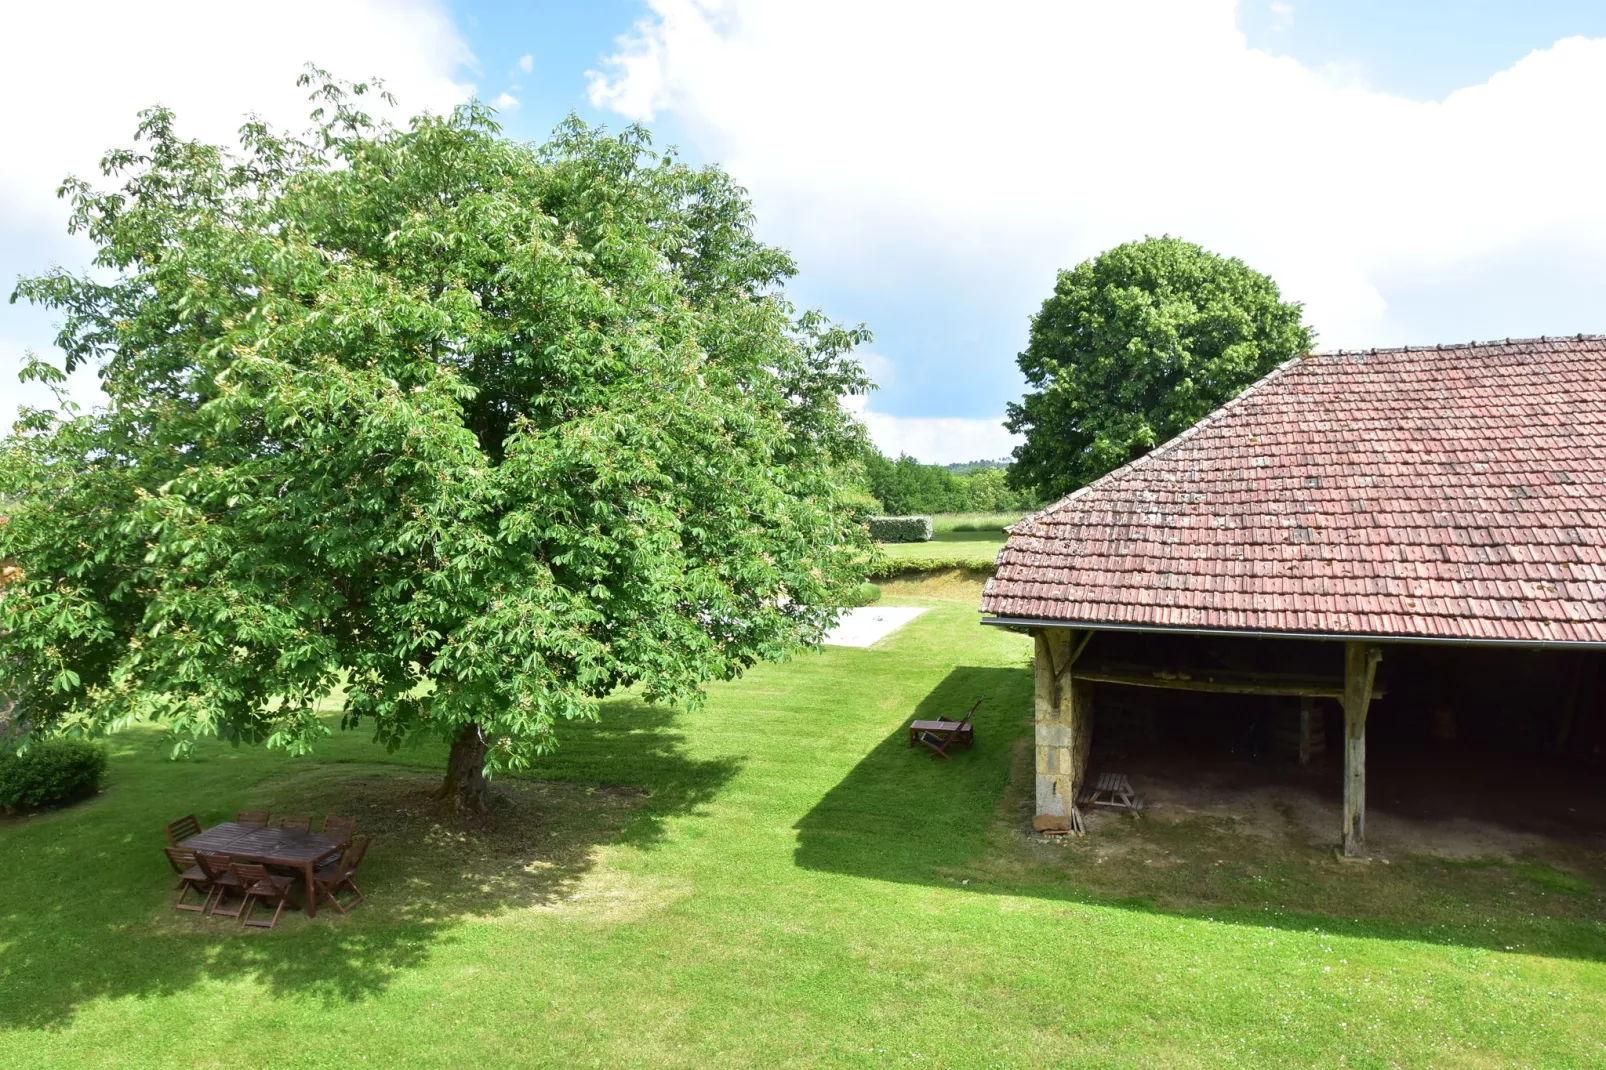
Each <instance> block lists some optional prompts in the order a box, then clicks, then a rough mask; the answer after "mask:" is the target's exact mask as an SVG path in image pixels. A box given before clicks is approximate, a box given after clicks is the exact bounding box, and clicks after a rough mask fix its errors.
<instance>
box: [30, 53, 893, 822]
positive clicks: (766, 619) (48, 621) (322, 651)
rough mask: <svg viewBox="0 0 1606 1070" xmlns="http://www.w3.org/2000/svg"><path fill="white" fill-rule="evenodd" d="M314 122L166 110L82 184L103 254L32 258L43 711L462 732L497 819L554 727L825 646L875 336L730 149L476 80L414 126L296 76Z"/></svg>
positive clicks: (458, 765)
mask: <svg viewBox="0 0 1606 1070" xmlns="http://www.w3.org/2000/svg"><path fill="white" fill-rule="evenodd" d="M303 82H304V84H311V85H313V87H314V99H316V100H318V101H319V102H320V104H319V110H318V111H316V112H314V121H315V123H316V124H317V125H316V127H315V129H314V130H313V131H312V132H311V133H310V134H308V135H306V136H304V137H290V136H285V135H282V134H280V133H277V132H274V131H272V130H270V129H268V128H267V127H265V126H264V125H262V124H260V123H257V122H251V123H248V124H247V125H246V126H245V127H243V128H242V132H241V141H240V148H239V150H238V151H226V150H224V149H222V148H219V147H214V146H211V145H205V144H199V143H195V142H192V141H185V140H181V139H179V138H178V137H177V136H176V135H175V134H174V131H173V117H172V116H171V115H170V114H169V113H168V112H167V111H165V110H162V109H155V110H151V111H148V112H145V113H143V114H142V117H141V118H142V122H141V125H140V126H139V131H138V140H137V142H136V148H134V149H129V150H122V151H115V152H112V153H111V154H110V155H109V156H108V157H107V158H106V160H105V161H104V163H103V171H104V173H105V175H106V176H107V177H108V178H113V179H116V180H117V181H118V182H120V185H119V187H118V188H116V189H114V190H111V191H109V192H98V191H96V190H95V189H92V188H91V187H90V185H88V184H87V183H85V182H82V181H77V180H69V181H68V182H67V183H66V185H65V186H64V187H63V195H64V196H65V197H67V198H68V199H69V200H70V201H71V203H72V206H73V212H72V217H71V219H72V222H71V229H72V230H73V231H74V232H81V233H84V234H87V235H88V236H89V238H90V239H91V240H92V241H93V242H94V244H95V245H96V247H97V250H98V251H97V254H96V257H95V265H96V268H97V270H95V271H94V272H92V273H89V274H71V273H68V272H64V271H60V270H57V271H54V272H52V273H49V274H46V275H43V276H40V277H37V278H27V279H23V280H22V281H21V282H20V283H19V285H18V286H17V289H16V292H15V293H14V294H13V297H12V299H13V300H17V299H18V298H19V297H20V298H23V299H26V300H29V301H33V302H37V303H39V304H42V305H45V306H47V307H50V308H52V309H55V310H57V311H58V312H59V313H60V314H61V316H62V327H61V331H60V335H59V338H58V342H59V345H60V347H61V349H62V350H63V352H64V353H65V354H66V360H65V369H63V368H59V367H55V366H53V365H49V364H46V363H44V362H41V361H39V360H33V361H32V363H31V364H30V365H29V367H28V369H27V370H26V372H25V375H26V376H31V377H33V378H35V379H39V380H44V381H48V382H53V383H59V382H61V380H62V378H63V373H64V371H66V372H70V371H72V370H73V369H74V368H75V367H78V366H80V365H85V364H91V365H93V366H95V367H96V368H97V369H98V372H99V376H100V381H101V384H102V386H103V388H104V390H105V392H106V395H107V397H108V399H109V401H108V404H106V405H105V406H104V407H99V408H96V409H93V410H90V411H80V410H78V409H76V408H74V407H72V406H71V405H69V404H67V403H66V402H65V401H64V400H58V406H59V407H58V408H56V409H54V410H48V411H35V412H29V413H26V414H25V416H24V418H23V419H22V420H21V421H19V424H18V427H17V433H16V434H15V435H14V436H13V437H11V438H10V439H8V440H6V442H5V445H4V454H3V457H0V500H4V501H9V502H10V503H11V505H10V522H9V523H7V524H5V525H4V526H3V528H0V558H11V559H14V561H15V564H16V566H17V567H18V568H19V569H20V571H21V578H20V579H18V578H15V577H14V578H13V579H12V582H11V583H10V584H9V585H8V587H7V589H6V594H5V597H4V598H0V634H3V635H4V636H5V650H4V657H3V658H0V692H3V693H4V694H7V695H14V696H20V697H21V698H22V700H23V703H24V705H25V709H26V712H27V715H28V718H29V720H30V722H31V724H32V725H33V730H34V731H41V732H52V731H54V732H72V731H84V732H95V731H101V730H110V729H115V728H117V727H119V726H124V725H127V724H130V723H132V722H134V721H136V720H141V719H154V720H157V721H159V722H161V723H164V724H166V725H167V726H169V727H170V728H171V729H172V730H173V731H174V732H176V733H177V737H178V740H179V742H178V747H179V748H180V749H182V748H184V747H185V746H187V745H188V742H190V741H193V740H194V739H195V738H196V737H201V736H218V737H222V738H225V739H230V740H237V741H248V742H263V743H266V744H268V745H272V746H277V747H283V748H288V749H290V750H292V751H295V752H301V751H305V750H306V749H307V748H309V747H310V746H312V745H313V744H314V743H315V742H316V741H317V740H318V739H319V738H320V737H321V736H322V735H323V734H325V733H326V731H327V729H326V728H325V724H324V722H323V721H322V720H321V719H320V717H319V716H318V709H319V707H318V704H319V702H320V700H324V699H326V698H327V697H329V696H331V695H334V694H339V693H343V694H344V696H345V704H344V708H343V709H344V721H343V723H344V726H345V727H347V728H356V727H358V726H359V725H362V726H365V727H367V728H368V729H370V730H371V731H373V732H374V733H375V735H376V737H377V738H378V739H379V740H381V741H383V742H384V743H386V744H388V745H389V746H391V747H397V746H400V745H402V744H404V743H407V742H409V741H412V740H415V739H421V738H437V739H445V740H449V741H451V743H452V748H451V756H450V759H449V768H448V772H447V776H446V779H445V781H444V783H443V785H442V789H441V793H442V797H443V798H448V799H450V800H452V801H453V802H454V803H455V804H456V805H458V806H460V807H467V808H479V807H482V806H484V804H485V802H486V798H487V785H486V780H485V774H486V772H487V770H489V771H491V772H494V771H495V770H497V769H509V768H521V767H525V766H527V765H528V764H529V763H530V762H531V761H532V760H533V759H534V758H535V757H536V756H537V755H539V754H541V753H542V752H543V751H545V750H546V749H547V748H549V747H550V746H551V745H552V742H553V727H554V724H555V723H556V722H557V721H558V720H559V719H561V718H581V717H592V716H595V712H596V705H595V700H596V699H597V698H598V697H599V696H602V695H606V694H607V693H609V692H611V691H613V690H615V689H617V688H620V687H624V686H627V685H631V684H639V685H641V686H642V689H643V693H644V694H645V695H646V697H647V698H649V699H651V700H657V701H668V702H676V703H695V702H696V701H697V700H698V698H699V696H700V694H701V688H702V685H704V684H705V683H706V682H707V681H710V680H718V679H728V678H732V677H734V676H736V675H738V674H739V673H741V672H742V671H743V670H744V669H745V668H747V667H748V666H750V665H753V664H754V663H756V662H758V661H760V660H773V659H780V658H784V657H786V656H788V655H789V654H790V653H791V652H793V651H796V650H798V649H799V648H800V647H803V646H805V645H808V644H812V643H815V642H817V641H818V640H819V639H820V638H821V636H822V634H823V633H824V631H825V630H826V628H827V627H828V626H829V624H830V622H831V619H832V616H833V609H834V608H835V607H839V606H843V605H847V604H851V598H852V594H853V591H854V589H855V588H856V586H857V584H858V583H859V582H860V581H861V580H862V578H863V577H862V575H861V572H862V564H861V561H862V560H863V558H864V557H865V556H866V552H867V550H868V541H867V539H866V538H865V536H864V534H863V531H862V528H861V527H860V526H859V525H858V524H857V523H855V522H854V520H853V518H852V516H851V515H850V512H849V511H848V510H846V509H843V508H839V497H840V490H839V488H838V487H837V486H836V485H835V483H834V482H833V480H832V477H831V475H830V473H832V472H834V471H837V470H839V469H840V468H841V466H842V465H843V464H845V463H848V462H849V461H850V460H851V459H853V458H856V457H857V455H858V451H859V450H860V449H861V448H862V433H861V432H860V431H859V429H858V428H857V425H855V424H854V423H853V422H852V421H851V420H850V419H849V418H848V417H846V416H845V415H844V412H843V409H842V407H841V405H840V404H839V400H840V398H841V396H842V395H844V394H845V393H849V392H858V391H862V390H864V389H866V388H867V382H866V379H865V377H864V375H863V372H862V370H861V368H860V367H859V365H858V363H857V362H856V361H855V360H853V359H852V358H851V357H850V356H849V355H848V354H849V351H850V350H851V349H852V348H853V347H854V346H855V345H856V344H858V343H860V342H862V341H864V340H865V339H866V338H867V337H868V335H867V334H866V333H865V332H864V331H863V330H862V329H858V330H844V329H840V328H837V327H835V326H832V325H831V324H829V323H827V322H825V321H824V320H823V319H821V317H819V316H818V315H817V314H802V315H799V314H797V313H796V312H795V310H794V309H793V308H792V307H791V306H790V305H789V304H788V303H787V301H786V297H785V290H784V283H785V281H786V280H787V278H788V277H789V276H791V275H792V273H793V271H794V268H793V264H792V262H791V260H790V259H789V258H788V257H787V256H786V254H784V253H783V252H781V251H779V250H777V249H773V248H770V247H767V246H765V245H762V244H760V243H759V242H757V241H756V240H755V239H754V238H753V235H752V228H751V213H750V209H749V203H748V201H747V199H746V196H745V194H744V192H743V191H742V190H741V189H739V188H738V187H736V186H734V185H733V184H732V183H731V181H730V179H729V178H728V177H727V176H726V175H725V174H724V173H722V172H720V171H719V170H717V169H713V168H708V169H702V170H696V169H691V168H688V167H686V166H684V165H682V164H680V163H678V162H677V161H676V160H675V159H674V158H673V156H672V155H671V156H669V157H660V156H657V155H655V154H654V153H653V152H652V151H650V149H649V146H648V138H647V135H646V134H645V132H644V131H642V130H640V129H636V128H632V129H629V130H627V131H625V132H624V133H623V134H622V135H619V136H617V137H608V136H604V135H603V134H602V133H601V132H599V131H597V130H594V129H590V128H588V127H586V126H585V125H584V124H582V123H580V122H578V121H577V120H572V119H571V120H570V121H569V122H567V123H565V124H564V125H563V126H561V127H560V128H559V129H558V131H557V132H556V133H555V135H554V138H553V139H552V141H551V142H550V143H549V144H547V145H545V146H544V147H536V146H531V145H526V144H521V143H516V142H513V141H510V140H508V139H506V138H503V137H502V136H500V133H499V130H498V127H497V126H496V124H495V122H494V119H493V117H492V113H491V112H490V111H489V110H488V109H487V108H485V107H483V106H481V105H477V104H476V105H469V106H465V107H462V108H458V109H457V110H455V111H454V112H452V113H451V114H450V115H447V116H444V117H430V116H424V117H420V118H417V119H414V120H413V121H412V122H411V123H410V124H408V125H407V126H406V127H405V128H396V127H392V126H390V125H388V124H383V123H377V122H375V121H373V120H372V119H370V118H369V117H368V116H366V115H364V114H363V113H362V112H361V111H360V110H359V105H360V104H361V103H362V101H361V100H360V99H359V98H361V97H362V96H363V94H364V93H365V92H371V90H370V89H369V87H367V86H362V85H358V86H345V87H342V86H340V85H337V84H334V83H332V82H330V81H329V80H328V79H327V77H326V76H323V75H322V74H321V72H315V74H314V75H313V76H308V78H304V79H303Z"/></svg>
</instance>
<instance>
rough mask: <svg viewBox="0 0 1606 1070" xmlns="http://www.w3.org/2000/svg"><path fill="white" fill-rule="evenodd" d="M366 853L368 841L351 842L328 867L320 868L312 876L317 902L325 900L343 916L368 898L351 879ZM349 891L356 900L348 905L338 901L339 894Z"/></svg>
mask: <svg viewBox="0 0 1606 1070" xmlns="http://www.w3.org/2000/svg"><path fill="white" fill-rule="evenodd" d="M367 853H368V841H367V840H366V839H363V840H353V841H352V844H351V846H350V847H348V848H346V849H345V850H344V851H342V852H341V854H340V857H339V858H338V859H336V860H335V861H334V862H331V863H330V864H329V865H327V866H324V867H322V868H321V869H319V870H317V871H316V872H315V873H313V875H312V881H313V884H314V885H315V886H316V887H317V889H318V901H319V902H322V901H323V900H325V899H327V900H329V902H331V903H333V904H334V907H335V909H336V910H338V911H340V913H342V914H344V913H345V912H346V911H347V909H349V908H350V907H354V906H357V905H358V904H359V903H361V902H362V901H363V900H364V899H366V898H368V897H367V896H365V895H363V894H362V889H360V888H358V887H357V882H356V881H355V880H353V879H352V878H354V877H356V875H357V867H358V866H360V865H362V860H363V856H364V855H366V854H367ZM342 891H349V892H351V894H352V895H355V896H356V897H357V898H356V899H353V900H352V901H351V902H350V903H342V902H341V901H340V893H341V892H342Z"/></svg>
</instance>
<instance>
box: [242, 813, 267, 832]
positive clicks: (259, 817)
mask: <svg viewBox="0 0 1606 1070" xmlns="http://www.w3.org/2000/svg"><path fill="white" fill-rule="evenodd" d="M234 820H235V823H236V824H240V825H255V826H256V827H257V828H259V829H260V828H267V827H268V812H267V811H266V810H241V811H240V812H239V813H237V814H235V815H234Z"/></svg>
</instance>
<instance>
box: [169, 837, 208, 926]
mask: <svg viewBox="0 0 1606 1070" xmlns="http://www.w3.org/2000/svg"><path fill="white" fill-rule="evenodd" d="M162 850H163V851H165V852H166V853H167V861H168V863H169V864H170V865H171V866H172V867H173V872H174V873H177V874H178V899H177V900H176V901H175V902H174V903H173V909H174V910H194V911H197V912H202V913H204V912H205V911H206V904H207V903H209V902H211V900H212V878H210V877H208V876H207V875H206V871H205V870H204V869H202V868H201V867H200V865H199V864H198V863H197V862H196V860H195V852H194V851H191V850H189V849H187V848H184V847H163V848H162ZM191 892H194V893H195V894H196V895H198V896H200V897H201V901H200V902H199V903H186V902H185V901H184V897H185V896H186V895H189V894H190V893H191Z"/></svg>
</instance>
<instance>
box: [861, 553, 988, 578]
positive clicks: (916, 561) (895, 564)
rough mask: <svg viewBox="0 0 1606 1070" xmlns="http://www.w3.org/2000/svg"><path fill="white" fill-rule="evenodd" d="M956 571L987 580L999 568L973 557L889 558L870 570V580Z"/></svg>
mask: <svg viewBox="0 0 1606 1070" xmlns="http://www.w3.org/2000/svg"><path fill="white" fill-rule="evenodd" d="M954 569H959V570H960V571H961V572H967V573H973V574H975V575H976V576H977V577H978V578H981V579H986V578H989V577H991V576H993V575H994V574H996V573H997V571H998V566H997V565H996V564H994V563H993V562H991V561H977V560H976V559H975V558H973V557H889V558H884V559H883V560H882V561H881V563H880V564H878V565H876V566H875V567H874V568H872V569H871V570H870V578H871V579H872V580H893V579H897V578H898V577H900V576H918V575H920V574H921V573H924V572H950V571H952V570H954Z"/></svg>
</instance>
